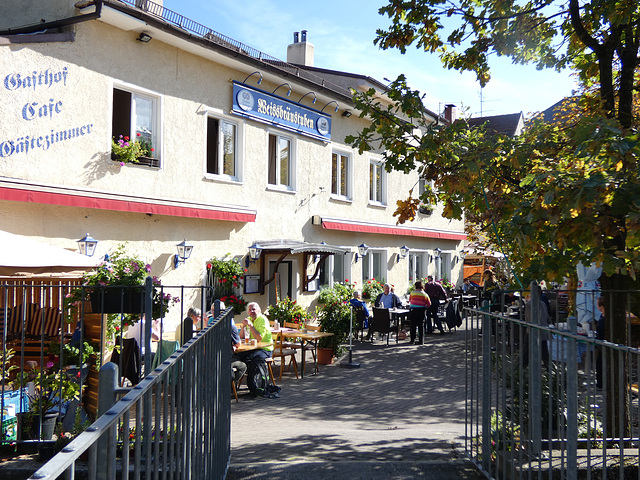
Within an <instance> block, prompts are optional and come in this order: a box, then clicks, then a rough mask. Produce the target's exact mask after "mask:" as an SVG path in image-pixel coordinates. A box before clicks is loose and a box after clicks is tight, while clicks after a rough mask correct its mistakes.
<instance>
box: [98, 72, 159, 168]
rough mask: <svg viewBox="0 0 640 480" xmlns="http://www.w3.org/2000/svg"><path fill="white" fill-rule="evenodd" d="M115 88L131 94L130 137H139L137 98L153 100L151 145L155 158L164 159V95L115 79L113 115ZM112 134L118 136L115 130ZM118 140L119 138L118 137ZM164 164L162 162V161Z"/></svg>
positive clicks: (112, 87) (113, 86)
mask: <svg viewBox="0 0 640 480" xmlns="http://www.w3.org/2000/svg"><path fill="white" fill-rule="evenodd" d="M115 89H118V90H122V91H124V92H128V93H130V94H131V104H130V108H131V111H130V113H129V121H130V124H131V125H130V129H129V130H130V131H129V137H130V138H132V139H134V140H135V139H136V138H137V128H136V127H137V126H136V123H137V122H136V120H135V118H136V108H135V105H136V98H147V99H149V100H151V101H152V102H153V112H152V114H151V122H152V125H151V146H152V147H153V154H152V156H153V158H155V159H158V160H161V159H162V107H163V99H164V97H163V95H161V94H160V93H158V92H154V91H152V90H149V89H146V88H142V87H138V86H136V85H132V84H129V83H125V82H118V81H114V82H112V85H111V115H113V108H114V103H113V91H114V90H115ZM111 134H112V136H116V135H115V133H114V132H111ZM116 140H117V139H116ZM108 150H111V138H110V139H109V148H108ZM161 164H162V162H161Z"/></svg>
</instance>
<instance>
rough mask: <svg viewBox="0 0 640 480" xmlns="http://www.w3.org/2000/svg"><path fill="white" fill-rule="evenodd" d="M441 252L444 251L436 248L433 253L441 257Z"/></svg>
mask: <svg viewBox="0 0 640 480" xmlns="http://www.w3.org/2000/svg"><path fill="white" fill-rule="evenodd" d="M441 253H442V250H440V249H439V248H436V249H435V250H434V251H433V255H434V256H435V257H436V258H440V254H441Z"/></svg>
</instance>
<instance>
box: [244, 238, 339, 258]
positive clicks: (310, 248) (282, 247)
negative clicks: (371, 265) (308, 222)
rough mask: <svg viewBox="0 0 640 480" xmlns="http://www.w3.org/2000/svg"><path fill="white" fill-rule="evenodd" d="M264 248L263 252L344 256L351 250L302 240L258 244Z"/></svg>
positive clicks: (260, 242)
mask: <svg viewBox="0 0 640 480" xmlns="http://www.w3.org/2000/svg"><path fill="white" fill-rule="evenodd" d="M256 243H257V244H258V245H260V246H261V247H262V251H263V252H264V251H268V252H276V251H278V252H282V251H289V252H290V253H292V254H295V253H332V254H335V253H338V254H342V255H344V254H345V253H348V252H350V251H351V250H350V249H349V248H344V247H338V246H335V245H327V244H326V243H309V242H303V241H300V240H265V241H258V242H256Z"/></svg>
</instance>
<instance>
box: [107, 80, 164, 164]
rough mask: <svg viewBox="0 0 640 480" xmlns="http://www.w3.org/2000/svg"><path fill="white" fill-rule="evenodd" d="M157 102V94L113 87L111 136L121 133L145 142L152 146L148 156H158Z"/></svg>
mask: <svg viewBox="0 0 640 480" xmlns="http://www.w3.org/2000/svg"><path fill="white" fill-rule="evenodd" d="M159 104H160V97H158V96H154V95H152V94H149V93H141V92H136V91H132V90H131V91H128V90H124V89H122V88H115V87H114V89H113V117H112V119H111V135H112V137H115V138H116V139H117V138H119V137H120V135H122V136H123V137H129V138H134V139H138V140H140V141H142V142H145V144H146V145H147V146H148V148H149V149H151V148H153V152H150V153H149V156H152V157H153V158H160V132H159V130H160V129H159V128H158V127H157V126H158V125H159V123H160V122H159V120H158V115H159V113H160V112H159V110H160V108H159Z"/></svg>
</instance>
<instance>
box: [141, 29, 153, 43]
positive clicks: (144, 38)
mask: <svg viewBox="0 0 640 480" xmlns="http://www.w3.org/2000/svg"><path fill="white" fill-rule="evenodd" d="M152 38H153V37H152V36H151V35H149V34H148V33H144V32H142V33H140V35H139V36H138V41H139V42H142V43H149V42H150V41H151V39H152Z"/></svg>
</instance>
